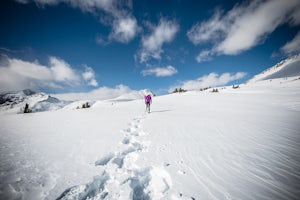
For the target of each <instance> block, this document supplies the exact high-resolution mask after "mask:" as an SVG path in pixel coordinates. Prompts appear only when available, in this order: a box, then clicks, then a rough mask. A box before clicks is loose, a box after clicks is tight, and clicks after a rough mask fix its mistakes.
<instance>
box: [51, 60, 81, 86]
mask: <svg viewBox="0 0 300 200" xmlns="http://www.w3.org/2000/svg"><path fill="white" fill-rule="evenodd" d="M49 65H50V69H48V70H50V71H51V73H52V78H53V80H54V81H58V82H69V81H70V82H73V81H74V82H79V81H80V77H79V76H78V75H77V74H76V72H75V71H74V70H73V69H72V68H71V66H70V65H69V64H68V63H66V62H65V61H64V60H62V59H59V58H56V57H50V58H49Z"/></svg>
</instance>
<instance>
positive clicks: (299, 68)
mask: <svg viewBox="0 0 300 200" xmlns="http://www.w3.org/2000/svg"><path fill="white" fill-rule="evenodd" d="M295 76H300V54H298V55H296V56H293V57H291V58H288V59H286V60H283V61H281V62H280V63H277V64H276V65H275V66H273V67H271V68H268V69H267V70H265V71H263V72H262V73H260V74H257V75H256V76H254V77H253V78H252V79H250V80H249V81H248V83H253V82H256V81H261V80H268V79H276V78H284V77H295Z"/></svg>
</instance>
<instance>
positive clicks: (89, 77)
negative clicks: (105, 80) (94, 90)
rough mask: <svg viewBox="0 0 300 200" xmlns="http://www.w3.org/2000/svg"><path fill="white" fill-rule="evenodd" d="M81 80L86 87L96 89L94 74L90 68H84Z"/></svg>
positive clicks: (96, 83)
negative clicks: (84, 82)
mask: <svg viewBox="0 0 300 200" xmlns="http://www.w3.org/2000/svg"><path fill="white" fill-rule="evenodd" d="M82 77H83V79H84V80H85V81H86V82H87V84H88V85H90V86H94V87H97V86H98V82H97V81H96V79H95V72H94V70H93V69H92V68H91V67H88V66H85V72H84V73H83V74H82Z"/></svg>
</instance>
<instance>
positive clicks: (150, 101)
mask: <svg viewBox="0 0 300 200" xmlns="http://www.w3.org/2000/svg"><path fill="white" fill-rule="evenodd" d="M151 103H152V98H151V95H150V94H148V95H147V96H145V104H146V112H148V113H150V104H151Z"/></svg>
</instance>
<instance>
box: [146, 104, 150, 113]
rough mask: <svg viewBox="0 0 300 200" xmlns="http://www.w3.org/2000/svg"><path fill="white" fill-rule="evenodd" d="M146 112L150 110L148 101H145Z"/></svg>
mask: <svg viewBox="0 0 300 200" xmlns="http://www.w3.org/2000/svg"><path fill="white" fill-rule="evenodd" d="M146 112H148V113H149V112H150V102H149V103H146Z"/></svg>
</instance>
